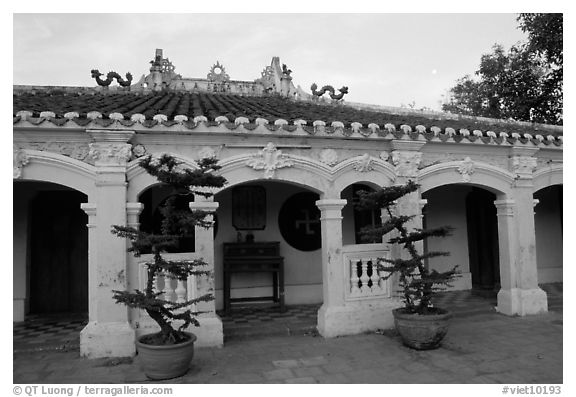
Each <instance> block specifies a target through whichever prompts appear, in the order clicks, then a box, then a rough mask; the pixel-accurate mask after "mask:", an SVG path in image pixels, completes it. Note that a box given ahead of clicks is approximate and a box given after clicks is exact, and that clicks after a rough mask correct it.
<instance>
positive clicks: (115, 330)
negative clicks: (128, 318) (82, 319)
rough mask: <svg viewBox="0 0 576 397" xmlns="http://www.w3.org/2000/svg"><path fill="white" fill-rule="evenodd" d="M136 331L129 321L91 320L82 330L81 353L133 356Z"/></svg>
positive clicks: (84, 354) (98, 355)
mask: <svg viewBox="0 0 576 397" xmlns="http://www.w3.org/2000/svg"><path fill="white" fill-rule="evenodd" d="M134 341H135V332H134V330H133V329H132V327H130V324H128V323H127V322H114V323H112V322H110V323H99V322H97V321H91V322H89V323H88V325H86V327H84V329H83V330H82V331H80V355H81V356H82V357H87V358H101V357H132V356H134V354H135V353H136V345H135V343H134Z"/></svg>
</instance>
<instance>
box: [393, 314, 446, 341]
mask: <svg viewBox="0 0 576 397" xmlns="http://www.w3.org/2000/svg"><path fill="white" fill-rule="evenodd" d="M437 310H438V311H439V313H438V314H427V315H419V314H413V313H406V312H405V309H404V308H400V309H395V310H393V311H392V313H393V315H394V325H395V326H396V330H397V331H398V333H399V334H400V336H401V338H402V342H404V344H405V345H406V346H408V347H411V348H412V349H417V350H429V349H436V348H437V347H439V346H440V343H441V342H442V339H444V336H446V332H448V324H449V322H450V318H451V317H452V314H451V313H449V312H448V311H447V310H443V309H437Z"/></svg>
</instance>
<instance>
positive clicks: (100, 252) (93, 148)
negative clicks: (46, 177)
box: [80, 130, 135, 358]
mask: <svg viewBox="0 0 576 397" xmlns="http://www.w3.org/2000/svg"><path fill="white" fill-rule="evenodd" d="M89 134H90V135H91V137H92V139H93V140H94V142H93V143H91V144H90V156H91V157H92V158H93V159H94V160H95V166H96V168H97V171H96V172H97V175H98V179H97V181H96V193H95V195H94V197H89V199H90V201H91V202H90V203H85V204H82V209H84V211H86V213H87V214H88V216H89V222H88V268H89V270H88V283H89V287H88V317H89V322H88V325H86V327H85V328H84V329H83V330H82V331H81V333H80V354H81V355H82V356H84V357H89V358H98V357H114V356H115V357H123V356H124V357H125V356H132V355H134V353H135V346H134V338H135V333H134V330H133V329H132V328H131V326H130V324H129V321H128V309H127V308H126V306H124V305H119V304H116V302H115V301H114V299H113V298H112V296H113V292H112V291H113V290H125V289H127V260H126V259H127V255H128V253H127V252H126V247H127V245H126V240H125V239H122V238H119V237H117V236H115V235H113V234H112V233H111V232H110V231H111V228H112V225H126V224H127V213H126V210H127V209H126V185H127V184H126V162H127V160H128V159H129V158H130V148H131V145H129V144H127V143H126V142H127V141H128V140H129V139H130V137H131V136H132V135H133V132H129V131H106V130H104V131H99V130H97V131H89Z"/></svg>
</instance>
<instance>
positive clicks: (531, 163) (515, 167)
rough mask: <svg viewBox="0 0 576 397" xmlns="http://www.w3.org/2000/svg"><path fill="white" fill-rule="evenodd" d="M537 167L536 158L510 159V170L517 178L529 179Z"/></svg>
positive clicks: (521, 157)
mask: <svg viewBox="0 0 576 397" xmlns="http://www.w3.org/2000/svg"><path fill="white" fill-rule="evenodd" d="M537 165H538V159H537V158H536V157H526V156H512V157H511V158H510V168H511V169H512V171H513V172H514V173H515V174H517V175H518V176H519V177H529V176H531V175H532V172H533V171H534V170H535V169H536V166H537Z"/></svg>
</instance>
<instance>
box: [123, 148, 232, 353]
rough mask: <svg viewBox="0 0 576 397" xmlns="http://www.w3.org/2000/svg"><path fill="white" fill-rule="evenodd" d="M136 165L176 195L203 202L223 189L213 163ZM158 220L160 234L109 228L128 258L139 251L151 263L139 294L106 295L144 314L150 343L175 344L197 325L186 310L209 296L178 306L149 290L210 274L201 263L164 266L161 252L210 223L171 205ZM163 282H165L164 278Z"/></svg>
mask: <svg viewBox="0 0 576 397" xmlns="http://www.w3.org/2000/svg"><path fill="white" fill-rule="evenodd" d="M140 166H141V167H142V168H143V169H144V170H146V171H147V172H148V173H149V174H150V175H152V176H155V177H156V178H157V179H158V181H160V182H163V183H165V184H168V185H170V186H172V187H174V188H175V189H176V190H182V189H184V190H186V191H192V192H194V193H196V194H201V195H203V196H205V197H209V196H211V195H212V194H213V193H212V192H211V191H210V190H213V189H214V188H219V187H222V186H224V184H225V183H226V180H225V179H224V177H222V176H219V175H217V174H216V173H215V172H214V171H217V170H218V169H219V166H218V165H217V164H216V160H215V159H213V158H211V159H203V160H200V161H199V162H198V169H194V170H192V169H189V168H186V167H184V166H183V165H182V164H181V163H180V162H179V161H177V160H176V159H174V158H173V157H172V156H169V155H162V156H161V157H159V158H156V157H152V156H147V157H144V158H143V159H142V160H140ZM161 213H162V215H163V217H164V218H163V221H162V230H161V234H153V233H146V232H142V231H140V230H138V229H136V228H133V227H127V226H121V225H114V226H112V233H114V234H115V235H117V236H118V237H122V238H127V239H128V240H129V241H130V242H131V246H130V248H129V249H128V251H130V252H132V253H133V254H134V256H140V255H141V254H142V253H144V252H152V254H153V260H152V261H150V262H147V263H146V264H145V265H146V268H147V276H148V281H147V283H146V288H145V289H144V291H140V290H134V291H112V292H113V293H114V296H113V298H114V299H115V300H116V303H121V304H124V305H126V306H128V307H130V308H138V309H142V310H145V311H146V312H147V313H148V315H149V316H150V318H152V319H153V320H154V321H155V322H156V323H157V324H158V326H159V327H160V332H159V333H158V334H157V335H156V336H157V337H156V338H153V339H151V340H155V341H158V343H160V344H177V343H181V342H184V341H185V340H186V337H185V335H184V333H183V330H184V329H186V328H187V327H188V326H190V325H195V326H199V323H198V320H197V319H196V316H197V315H198V314H200V312H198V311H192V310H191V309H190V306H192V305H194V304H196V303H199V302H207V301H210V300H213V299H214V296H213V295H212V294H205V295H202V296H200V297H198V298H195V299H191V300H187V301H184V302H172V301H168V300H165V299H163V298H162V292H161V291H160V292H159V291H156V290H155V287H154V286H155V280H156V279H157V278H158V277H160V276H161V275H165V276H166V275H168V276H169V278H171V279H177V280H186V279H187V278H188V277H189V276H192V275H195V276H206V275H209V274H210V272H209V271H206V270H203V269H202V268H205V267H206V266H207V263H206V262H204V260H202V259H194V260H186V259H183V260H175V261H170V260H166V259H164V258H163V257H162V252H165V251H166V249H167V248H169V247H172V246H174V245H175V244H176V242H177V240H178V238H180V237H181V236H183V235H186V234H189V233H190V231H191V230H192V229H194V227H196V226H200V227H204V228H210V227H211V226H212V222H211V221H207V220H206V216H207V215H208V212H205V211H198V210H196V211H180V210H176V209H175V207H174V201H173V200H170V199H169V200H166V203H165V204H164V207H163V208H162V210H161ZM165 280H166V278H165ZM176 320H178V321H182V324H181V325H180V327H178V329H174V328H173V326H172V323H173V322H174V321H176Z"/></svg>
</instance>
